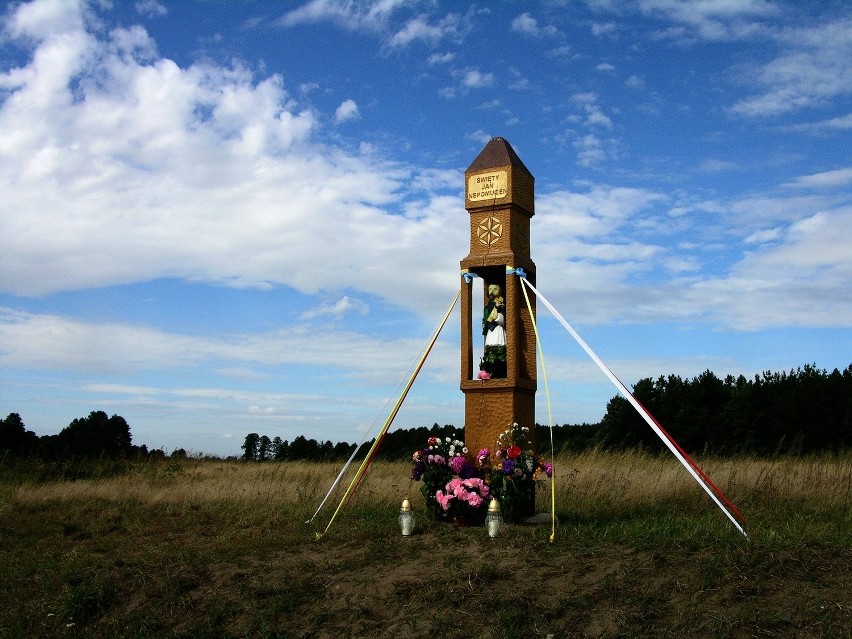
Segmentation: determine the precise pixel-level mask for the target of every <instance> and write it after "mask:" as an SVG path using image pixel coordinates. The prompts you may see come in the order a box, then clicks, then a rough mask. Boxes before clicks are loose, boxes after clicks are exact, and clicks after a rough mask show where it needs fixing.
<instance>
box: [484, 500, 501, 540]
mask: <svg viewBox="0 0 852 639" xmlns="http://www.w3.org/2000/svg"><path fill="white" fill-rule="evenodd" d="M502 526H503V515H502V514H501V513H500V502H499V501H497V500H496V499H492V500H491V503H490V504H488V514H487V515H485V529H486V530H487V531H488V536H489V537H496V536H497V534H498V533H499V532H500V528H501V527H502Z"/></svg>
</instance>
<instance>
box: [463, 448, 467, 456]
mask: <svg viewBox="0 0 852 639" xmlns="http://www.w3.org/2000/svg"><path fill="white" fill-rule="evenodd" d="M462 452H463V453H464V454H465V455H467V446H465V447H464V448H462Z"/></svg>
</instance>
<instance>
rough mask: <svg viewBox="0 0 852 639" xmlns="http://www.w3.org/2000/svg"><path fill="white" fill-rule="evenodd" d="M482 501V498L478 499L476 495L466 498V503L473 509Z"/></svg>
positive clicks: (471, 494)
mask: <svg viewBox="0 0 852 639" xmlns="http://www.w3.org/2000/svg"><path fill="white" fill-rule="evenodd" d="M483 501H484V500H483V499H482V497H480V496H479V495H477V494H476V493H470V494H469V495H468V496H467V503H469V504H470V505H471V506H473V507H474V508H479V507H480V506H481V505H482V502H483Z"/></svg>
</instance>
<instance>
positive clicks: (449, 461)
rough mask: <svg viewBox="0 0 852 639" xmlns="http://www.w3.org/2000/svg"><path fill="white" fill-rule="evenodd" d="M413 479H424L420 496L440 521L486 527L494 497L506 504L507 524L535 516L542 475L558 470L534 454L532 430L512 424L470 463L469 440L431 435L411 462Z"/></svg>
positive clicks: (432, 515) (503, 509)
mask: <svg viewBox="0 0 852 639" xmlns="http://www.w3.org/2000/svg"><path fill="white" fill-rule="evenodd" d="M411 461H412V467H411V478H412V479H413V480H415V481H420V480H421V479H422V480H423V486H421V487H420V492H421V493H422V495H423V497H424V498H425V499H426V510H427V511H428V513H429V514H430V516H431V517H432V518H433V519H435V520H436V521H454V520H455V521H456V522H457V523H459V520H461V521H463V522H464V523H466V524H467V523H482V522H483V521H484V519H485V514H486V511H487V509H488V502H489V501H490V499H491V497H496V498H497V499H498V500H499V501H500V505H501V508H502V511H503V517H504V519H506V521H519V520H520V519H522V518H524V517H527V516H529V515H532V514H534V512H535V490H536V485H537V483H538V480H539V478H540V476H541V474H542V473H544V474H545V475H547V476H548V477H552V476H553V466H552V465H551V464H547V463H543V462H542V461H541V460H540V459H539V457H538V456H537V455H536V453H535V452H534V451H533V450H532V445H531V443H530V437H529V428H527V427H526V426H523V427H522V426H518V424H512V425H511V426H510V427H509V428H508V430H506V431H505V432H503V433H502V434H501V435H500V436H499V437H498V439H497V447H496V449H495V450H494V453H493V455H492V453H491V451H489V450H488V449H487V448H483V449H482V450H480V451H479V453H478V454H477V455H476V457H475V458H474V459H472V460H471V459H469V457H468V450H467V448H465V445H464V442H461V441H459V440H458V439H452V438H450V437H446V438H444V439H441V438H440V437H430V438H429V439H428V441H427V443H426V446H425V447H424V448H422V449H420V450H417V451H415V452H414V454H413V455H412V458H411Z"/></svg>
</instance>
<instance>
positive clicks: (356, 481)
mask: <svg viewBox="0 0 852 639" xmlns="http://www.w3.org/2000/svg"><path fill="white" fill-rule="evenodd" d="M459 297H461V289H459V292H458V293H456V296H455V297H454V298H453V303H452V304H450V308H448V309H447V312H446V314H445V315H444V319H442V320H441V323H440V324H439V325H438V328H437V329H436V330H435V334H434V335H433V336H432V339H431V340H430V341H429V344H428V346H426V350H425V351H424V352H423V356H422V357H421V358H420V361H419V362H417V366H416V367H415V368H414V372H413V373H412V374H411V377H410V378H409V379H408V383H407V384H406V385H405V388H404V389H403V390H402V393H401V394H400V396H399V399H398V400H397V401H396V404H395V405H394V407H393V410H392V411H391V413H390V415H388V418H387V420H385V424H384V426H382V429H381V431H379V434H378V435H376V439H375V440H374V441H373V445H372V446H370V450H369V452H368V453H367V456H366V457H365V458H364V461H362V462H361V465H360V466H359V467H358V471H357V472H356V473H355V476H354V477H353V478H352V481H351V482H350V484H349V487H348V488H347V489H346V492H345V493H344V494H343V499H341V500H340V504H338V506H337V508H335V510H334V514H332V516H331V519H330V520H329V522H328V525H327V526H326V527H325V530H324V531H322V532H321V533H316V537H317V539H322V537H323V535H325V533H327V532H328V529H329V528H331V524H332V523H334V519H335V518H336V517H337V513H338V512H340V509H341V508H343V504H345V503H346V502H347V501H348V500H349V498H350V496H351V495H352V494H354V492H355V489H356V487H357V486H358V484H360V483H361V479H362V478H363V476H364V474H365V473H366V472H367V468H368V467H369V465H370V462H371V461H372V459H373V455H374V454H375V452H376V450H377V449H378V447H379V444H380V443H381V441H382V439H383V438H384V436H385V433H386V432H387V431H388V428H390V425H391V424H392V423H393V420H394V418H395V417H396V414H397V413H398V412H399V409H400V407H401V406H402V402H403V401H404V400H405V397H406V395H408V391H409V390H410V389H411V386H412V384H414V380H415V378H416V377H417V374H418V373H419V372H420V369H421V368H423V364H424V363H425V362H426V358H427V357H428V356H429V353H430V352H431V350H432V347H433V346H434V345H435V342H436V341H437V340H438V335H440V334H441V330H442V329H443V328H444V325H445V324H446V323H447V320H448V319H449V318H450V314H451V313H452V312H453V308H455V305H456V302H457V301H458V300H459Z"/></svg>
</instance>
